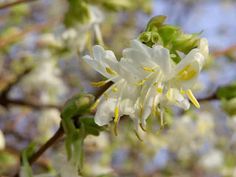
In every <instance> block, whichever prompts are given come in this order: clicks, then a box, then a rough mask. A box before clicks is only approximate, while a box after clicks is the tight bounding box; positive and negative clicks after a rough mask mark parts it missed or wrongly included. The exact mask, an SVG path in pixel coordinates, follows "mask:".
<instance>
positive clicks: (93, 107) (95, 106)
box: [90, 99, 100, 111]
mask: <svg viewBox="0 0 236 177" xmlns="http://www.w3.org/2000/svg"><path fill="white" fill-rule="evenodd" d="M99 102H100V100H99V99H98V100H96V101H95V103H94V104H93V105H92V106H91V108H90V110H91V111H94V110H95V109H96V108H97V106H98V103H99Z"/></svg>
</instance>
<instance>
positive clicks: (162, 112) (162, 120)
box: [160, 110, 164, 127]
mask: <svg viewBox="0 0 236 177" xmlns="http://www.w3.org/2000/svg"><path fill="white" fill-rule="evenodd" d="M160 117H161V127H164V111H163V110H162V111H161V116H160Z"/></svg>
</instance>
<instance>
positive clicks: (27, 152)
mask: <svg viewBox="0 0 236 177" xmlns="http://www.w3.org/2000/svg"><path fill="white" fill-rule="evenodd" d="M34 151H35V144H34V143H31V144H29V145H28V147H26V148H25V149H24V150H23V151H22V154H21V163H22V171H23V173H24V174H25V175H26V177H33V171H32V169H31V166H30V164H29V161H28V159H29V158H30V157H31V156H32V154H33V153H34Z"/></svg>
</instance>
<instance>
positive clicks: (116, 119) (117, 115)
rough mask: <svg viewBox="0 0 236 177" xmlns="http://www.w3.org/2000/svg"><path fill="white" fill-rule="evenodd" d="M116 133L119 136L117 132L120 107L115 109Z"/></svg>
mask: <svg viewBox="0 0 236 177" xmlns="http://www.w3.org/2000/svg"><path fill="white" fill-rule="evenodd" d="M114 117H115V118H114V134H115V135H116V136H117V135H118V133H117V126H118V122H119V107H116V108H115V111H114Z"/></svg>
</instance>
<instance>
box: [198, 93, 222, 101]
mask: <svg viewBox="0 0 236 177" xmlns="http://www.w3.org/2000/svg"><path fill="white" fill-rule="evenodd" d="M217 99H218V97H217V95H216V93H213V94H212V95H210V96H207V97H204V98H198V99H197V100H198V101H199V102H204V101H214V100H217Z"/></svg>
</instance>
